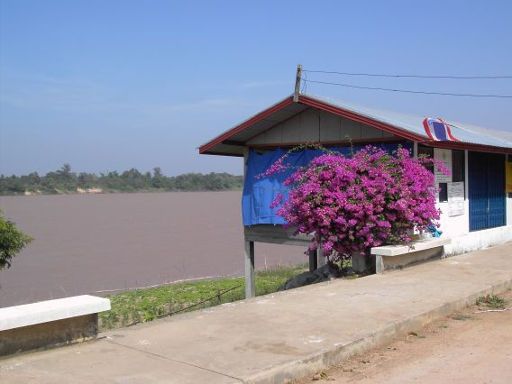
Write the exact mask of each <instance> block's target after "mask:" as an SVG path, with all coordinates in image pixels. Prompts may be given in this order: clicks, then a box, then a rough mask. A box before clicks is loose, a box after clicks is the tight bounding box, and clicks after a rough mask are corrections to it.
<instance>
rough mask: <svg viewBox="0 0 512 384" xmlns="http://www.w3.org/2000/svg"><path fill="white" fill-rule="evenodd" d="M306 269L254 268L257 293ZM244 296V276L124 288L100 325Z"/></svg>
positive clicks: (133, 321)
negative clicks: (151, 286)
mask: <svg viewBox="0 0 512 384" xmlns="http://www.w3.org/2000/svg"><path fill="white" fill-rule="evenodd" d="M305 270H306V266H305V265H299V266H294V267H276V268H272V269H269V270H266V271H258V272H256V295H257V296H259V295H266V294H269V293H273V292H276V291H277V290H278V288H279V287H280V286H281V285H282V284H284V282H285V281H286V280H288V279H289V278H290V277H293V276H296V275H298V274H299V273H302V272H304V271H305ZM244 296H245V284H244V278H243V277H226V278H219V279H208V280H198V281H193V282H183V283H176V284H168V285H163V286H160V287H155V288H147V289H137V290H134V291H128V292H123V293H119V294H116V295H112V296H109V299H110V301H111V305H112V309H111V310H110V311H108V312H103V313H101V314H100V315H99V320H100V322H99V323H100V329H101V330H107V329H113V328H119V327H125V326H128V325H133V324H137V323H142V322H147V321H151V320H154V319H156V318H159V317H164V316H169V315H172V314H177V313H181V312H189V311H193V310H197V309H200V308H207V307H212V306H215V305H219V304H223V303H228V302H233V301H236V300H242V299H243V298H244Z"/></svg>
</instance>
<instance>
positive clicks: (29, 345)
mask: <svg viewBox="0 0 512 384" xmlns="http://www.w3.org/2000/svg"><path fill="white" fill-rule="evenodd" d="M109 309H110V300H109V299H105V298H101V297H96V296H89V295H82V296H73V297H66V298H63V299H56V300H46V301H40V302H37V303H32V304H25V305H17V306H13V307H5V308H0V356H3V355H8V354H12V353H16V352H21V351H27V350H31V349H38V348H44V347H50V346H57V345H63V344H70V343H74V342H80V341H85V340H89V339H92V338H95V337H96V335H97V333H98V313H99V312H103V311H108V310H109Z"/></svg>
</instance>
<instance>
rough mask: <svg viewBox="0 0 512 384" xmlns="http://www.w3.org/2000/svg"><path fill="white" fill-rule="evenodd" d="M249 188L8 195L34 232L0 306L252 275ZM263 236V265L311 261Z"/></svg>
mask: <svg viewBox="0 0 512 384" xmlns="http://www.w3.org/2000/svg"><path fill="white" fill-rule="evenodd" d="M240 199H241V192H237V191H229V192H170V193H126V194H123V193H119V194H98V195H55V196H2V197H0V209H2V210H3V211H4V214H5V215H6V216H7V217H8V218H9V219H10V220H12V221H14V222H15V223H16V224H17V226H18V227H19V228H21V229H22V230H23V231H24V232H26V233H28V234H29V235H31V236H32V237H33V238H34V241H33V242H32V243H31V244H30V245H29V246H27V248H25V249H24V250H23V251H22V252H21V253H20V254H19V255H17V256H16V257H15V258H14V259H13V265H12V267H11V268H10V269H7V270H3V271H1V272H0V307H5V306H9V305H17V304H24V303H30V302H34V301H39V300H44V299H51V298H59V297H66V296H73V295H78V294H85V293H91V294H99V295H105V294H106V293H108V292H110V291H111V290H114V291H117V290H125V289H128V288H133V287H143V286H151V285H157V284H163V283H168V282H173V281H177V280H182V279H192V278H201V277H209V276H226V275H242V274H243V270H244V264H243V236H242V224H241V211H240ZM303 252H304V249H302V248H300V247H290V246H280V245H270V244H260V243H257V244H256V256H255V258H256V265H257V267H258V268H265V267H271V266H275V265H284V264H295V263H302V262H306V256H305V255H304V253H303Z"/></svg>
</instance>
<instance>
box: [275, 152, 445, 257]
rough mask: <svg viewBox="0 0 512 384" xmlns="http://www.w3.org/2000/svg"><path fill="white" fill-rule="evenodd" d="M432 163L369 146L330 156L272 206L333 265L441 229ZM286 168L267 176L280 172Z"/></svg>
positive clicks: (300, 173) (299, 176) (290, 181)
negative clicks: (350, 153)
mask: <svg viewBox="0 0 512 384" xmlns="http://www.w3.org/2000/svg"><path fill="white" fill-rule="evenodd" d="M285 156H286V155H285ZM427 162H428V163H433V160H431V159H425V158H420V159H416V158H412V157H411V156H410V153H409V151H408V150H406V149H403V148H399V149H398V150H397V151H395V152H394V153H393V154H389V153H387V152H386V151H384V150H381V149H377V148H375V147H371V146H368V147H365V148H364V149H362V150H360V151H359V152H357V153H356V154H355V155H354V156H352V157H350V158H349V157H345V156H343V155H341V154H338V153H334V152H327V153H325V154H324V155H321V156H319V157H317V158H315V159H314V160H313V161H312V162H311V163H310V164H309V165H308V166H306V167H303V168H300V169H299V170H297V171H296V172H294V173H293V174H292V175H291V176H290V177H288V178H287V179H286V180H285V185H287V186H288V187H289V188H290V191H289V196H288V198H287V199H286V201H284V202H283V196H278V197H277V198H276V200H275V201H274V202H273V206H274V207H279V209H278V214H279V215H280V216H282V217H283V218H284V219H285V220H286V221H287V222H288V225H289V226H292V227H294V228H295V229H296V233H303V234H313V240H312V242H311V244H310V249H311V250H315V249H317V248H318V246H319V244H321V247H322V250H323V252H324V255H325V256H329V258H330V259H331V260H339V259H344V258H347V257H348V256H350V255H351V254H352V253H354V252H360V253H365V252H367V251H368V250H369V248H370V247H376V246H380V245H383V244H397V243H409V242H410V241H411V240H412V239H411V235H412V233H413V230H415V229H416V230H420V231H421V230H425V229H427V227H428V226H430V225H437V220H438V219H439V216H440V211H439V210H438V209H436V206H435V202H436V189H435V187H434V175H433V174H432V172H430V171H429V170H427V169H426V168H425V166H424V165H425V163H427ZM283 163H284V162H283V160H281V159H280V160H278V161H277V162H276V164H274V165H273V166H272V167H271V169H270V172H266V173H265V174H266V175H268V174H271V173H273V172H274V173H276V172H279V171H281V170H282V169H283ZM436 166H437V167H441V168H442V166H440V165H439V164H436ZM442 170H443V172H447V171H446V170H445V169H442Z"/></svg>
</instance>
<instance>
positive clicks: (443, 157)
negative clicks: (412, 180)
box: [434, 148, 452, 184]
mask: <svg viewBox="0 0 512 384" xmlns="http://www.w3.org/2000/svg"><path fill="white" fill-rule="evenodd" d="M434 159H435V160H438V161H442V162H443V163H444V165H445V166H446V168H448V170H449V171H450V174H449V175H445V174H444V173H443V172H441V171H440V170H438V169H436V168H435V167H434V175H435V177H436V184H439V183H449V182H451V181H452V174H451V172H452V151H451V150H450V149H441V148H434Z"/></svg>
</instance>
